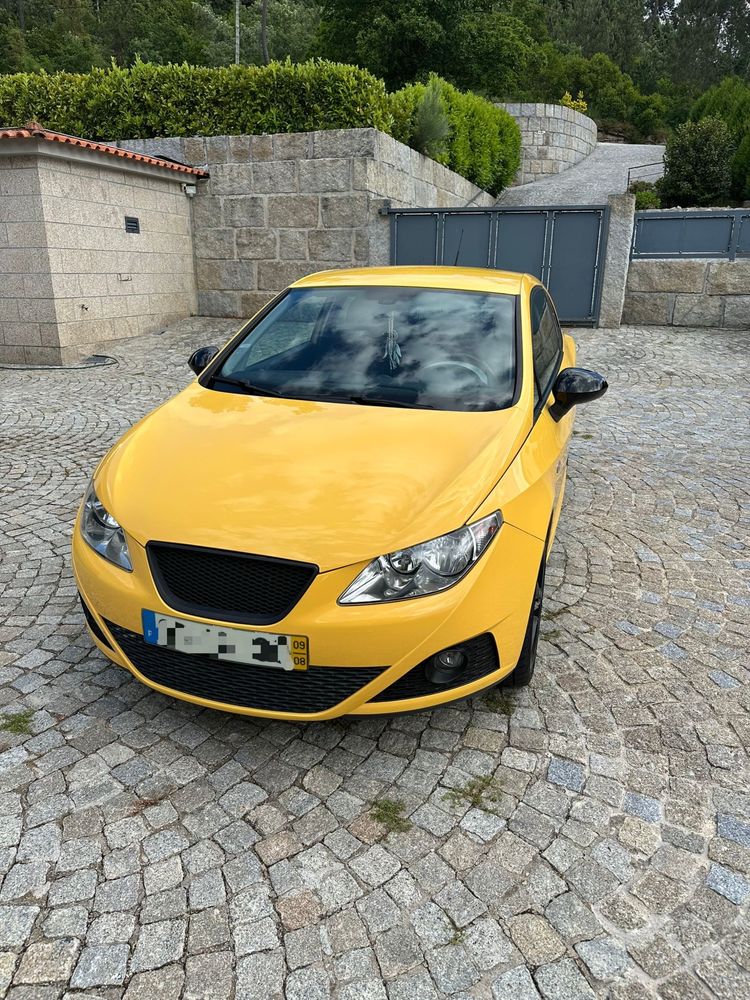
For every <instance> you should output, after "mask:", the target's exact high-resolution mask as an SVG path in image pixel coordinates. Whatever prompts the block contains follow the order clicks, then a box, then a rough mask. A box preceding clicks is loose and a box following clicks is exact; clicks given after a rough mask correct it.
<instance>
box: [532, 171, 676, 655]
mask: <svg viewBox="0 0 750 1000" xmlns="http://www.w3.org/2000/svg"><path fill="white" fill-rule="evenodd" d="M630 192H631V194H634V195H635V209H636V211H637V212H642V211H644V209H647V208H661V196H660V195H659V191H658V189H657V186H656V184H654V183H652V182H651V181H633V183H632V184H631V185H630ZM550 634H551V633H548V635H550Z"/></svg>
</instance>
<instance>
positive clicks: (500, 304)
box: [73, 267, 607, 721]
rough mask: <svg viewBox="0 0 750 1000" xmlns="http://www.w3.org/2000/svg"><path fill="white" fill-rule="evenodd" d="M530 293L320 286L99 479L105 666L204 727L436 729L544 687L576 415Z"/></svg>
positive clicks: (564, 346)
mask: <svg viewBox="0 0 750 1000" xmlns="http://www.w3.org/2000/svg"><path fill="white" fill-rule="evenodd" d="M574 365H575V344H574V342H573V340H572V339H571V338H570V337H569V336H566V335H563V333H562V332H561V330H560V325H559V323H558V320H557V316H556V313H555V309H554V306H553V304H552V301H551V299H550V297H549V295H548V293H547V291H546V290H545V288H544V286H543V285H541V284H540V283H539V282H538V281H537V280H536V278H533V277H531V276H529V275H527V274H513V273H508V272H502V271H493V270H483V269H474V268H458V267H408V268H406V267H403V268H400V267H385V268H373V269H367V268H363V269H358V270H342V271H328V272H324V273H320V274H313V275H310V276H309V277H306V278H303V279H302V280H301V281H298V282H296V283H295V284H294V285H292V286H291V287H289V288H288V289H286V290H285V291H284V292H282V293H281V294H280V295H279V296H277V297H276V299H274V301H273V302H271V303H270V304H269V305H268V306H267V307H266V308H265V309H263V310H262V311H261V312H260V313H258V315H257V316H255V317H254V318H253V319H252V320H251V321H250V322H249V323H247V324H246V325H245V326H244V327H243V328H242V329H241V330H240V332H239V333H238V334H237V335H236V336H235V337H234V338H233V339H232V340H231V341H230V342H229V343H228V344H227V345H226V346H225V347H224V348H223V349H221V350H219V349H218V348H216V347H205V348H201V349H200V350H198V351H196V352H195V353H194V354H193V355H192V357H191V358H190V367H191V368H192V369H193V371H194V372H196V374H197V375H198V378H197V380H195V381H193V382H192V383H191V384H190V385H188V387H187V388H186V389H184V390H183V391H182V392H180V393H179V394H178V395H177V396H175V397H174V398H173V399H171V400H169V402H167V403H165V404H164V405H163V406H160V407H159V408H158V409H156V410H155V411H154V412H153V413H151V414H150V415H149V416H147V417H145V418H144V419H143V420H141V421H140V423H138V424H136V425H135V426H134V427H133V428H132V429H131V430H129V431H128V432H127V434H125V435H124V437H122V438H121V439H120V441H119V442H118V443H117V444H116V445H115V446H114V447H113V448H112V449H111V451H110V452H109V454H107V456H106V457H105V458H104V459H103V460H102V462H101V463H100V464H99V466H98V468H97V470H96V472H95V474H94V477H93V479H92V481H91V484H90V486H89V489H88V492H87V493H86V496H85V498H84V501H83V503H82V505H81V509H80V511H79V513H78V518H77V522H76V526H75V530H74V534H73V566H74V571H75V576H76V580H77V583H78V588H79V591H80V595H81V600H82V603H83V609H84V612H85V615H86V619H87V622H88V625H89V629H90V631H91V634H92V636H93V638H94V641H95V642H96V644H97V646H98V647H99V649H100V650H101V651H102V652H103V653H104V654H105V655H106V656H108V657H109V658H110V659H111V660H113V661H114V662H115V663H117V664H119V665H120V666H122V667H124V668H126V669H127V670H130V672H131V673H132V674H133V675H134V676H135V677H136V678H137V679H138V680H140V681H142V682H143V683H144V684H147V685H149V686H150V687H152V688H154V689H155V690H157V691H161V692H162V693H164V694H167V695H173V696H174V697H176V698H183V699H185V700H187V701H191V702H193V703H195V704H197V705H202V706H206V707H209V708H216V709H224V710H227V711H232V712H240V713H244V714H247V715H259V716H267V717H271V718H277V719H289V720H300V721H310V720H322V719H332V718H335V717H336V716H340V715H345V714H356V715H374V714H381V713H393V712H401V711H413V710H414V709H426V708H431V707H433V706H436V705H441V704H443V703H445V702H449V701H452V700H454V699H457V698H464V697H466V696H467V695H471V694H473V693H474V692H476V691H480V690H481V689H483V688H488V687H490V686H492V685H494V684H497V683H498V682H499V681H502V680H505V681H506V682H507V683H514V684H518V685H521V684H527V683H528V682H529V681H530V679H531V676H532V673H533V670H534V660H535V657H536V647H537V640H538V636H539V623H540V618H541V612H542V595H543V589H544V570H545V564H546V560H547V555H548V553H549V549H550V546H551V544H552V540H553V538H554V534H555V528H556V526H557V519H558V517H559V514H560V506H561V503H562V498H563V490H564V486H565V472H566V455H567V448H568V443H569V440H570V435H571V427H572V420H573V415H572V413H571V409H572V407H573V406H575V405H576V404H577V403H582V402H584V401H586V400H590V399H596V398H597V397H598V396H601V395H602V394H603V393H604V392H605V390H606V388H607V383H606V382H605V380H604V379H603V378H602V377H601V376H600V375H598V374H596V373H595V372H590V371H586V370H585V369H581V368H575V367H573V366H574Z"/></svg>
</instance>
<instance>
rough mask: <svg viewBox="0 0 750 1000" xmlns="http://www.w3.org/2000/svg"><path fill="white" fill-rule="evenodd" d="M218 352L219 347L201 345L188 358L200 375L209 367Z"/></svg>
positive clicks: (196, 372)
mask: <svg viewBox="0 0 750 1000" xmlns="http://www.w3.org/2000/svg"><path fill="white" fill-rule="evenodd" d="M218 353H219V348H218V347H199V348H198V350H197V351H193V353H192V354H191V355H190V357H189V358H188V364H189V365H190V367H191V368H192V369H193V371H194V372H195V374H196V375H200V373H201V372H202V371H205V369H206V368H208V366H209V365H210V364H211V362H212V361H213V359H214V358H215V357H216V355H217V354H218Z"/></svg>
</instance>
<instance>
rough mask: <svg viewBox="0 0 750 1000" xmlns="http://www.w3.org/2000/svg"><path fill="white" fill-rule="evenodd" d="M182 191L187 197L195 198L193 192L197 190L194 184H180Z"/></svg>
mask: <svg viewBox="0 0 750 1000" xmlns="http://www.w3.org/2000/svg"><path fill="white" fill-rule="evenodd" d="M180 186H181V187H182V193H183V194H184V195H187V197H188V198H195V193H196V191H197V190H198V189H197V188H196V186H195V184H181V185H180Z"/></svg>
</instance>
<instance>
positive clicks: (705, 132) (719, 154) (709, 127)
mask: <svg viewBox="0 0 750 1000" xmlns="http://www.w3.org/2000/svg"><path fill="white" fill-rule="evenodd" d="M734 151H735V142H734V138H733V136H732V132H731V130H730V129H729V126H728V125H727V124H726V122H724V121H723V120H722V119H721V118H719V117H717V116H708V117H706V118H702V119H701V120H700V121H697V122H692V121H691V122H685V123H684V124H682V125H679V126H678V127H677V128H676V129H675V131H674V135H673V136H671V138H670V139H669V141H668V142H667V148H666V152H665V153H664V177H663V178H662V180H661V181H660V182H659V193H660V194H661V199H662V204H663V205H664V206H665V207H666V208H670V207H673V206H680V207H681V208H690V207H691V206H693V205H698V206H710V205H726V204H727V203H728V201H729V198H730V191H731V186H732V157H733V155H734Z"/></svg>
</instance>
